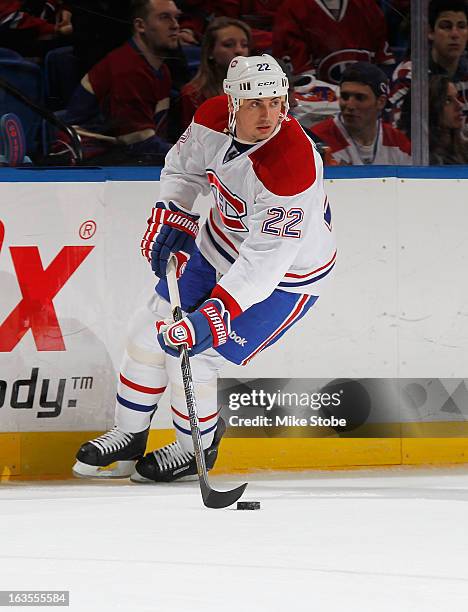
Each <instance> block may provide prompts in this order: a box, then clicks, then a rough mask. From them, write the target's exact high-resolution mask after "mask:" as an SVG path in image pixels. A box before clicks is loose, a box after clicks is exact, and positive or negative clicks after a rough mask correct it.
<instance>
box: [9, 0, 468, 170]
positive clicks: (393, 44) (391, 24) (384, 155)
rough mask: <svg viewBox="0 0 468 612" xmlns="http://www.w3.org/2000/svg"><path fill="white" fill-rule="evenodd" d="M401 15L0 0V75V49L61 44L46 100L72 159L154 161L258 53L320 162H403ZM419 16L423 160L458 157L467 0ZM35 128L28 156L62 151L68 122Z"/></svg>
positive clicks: (407, 119) (444, 2) (332, 7)
mask: <svg viewBox="0 0 468 612" xmlns="http://www.w3.org/2000/svg"><path fill="white" fill-rule="evenodd" d="M409 16H410V1H409V0H393V1H391V2H378V1H376V0H347V1H346V0H216V1H215V0H119V2H117V3H116V2H111V0H23V1H21V0H0V47H1V49H0V77H1V76H2V61H6V60H7V59H8V55H7V54H6V53H5V52H6V50H8V49H9V50H11V51H12V53H13V52H16V53H17V54H19V55H17V56H15V58H18V59H15V61H20V60H21V59H22V58H23V59H24V60H26V61H29V62H33V63H35V64H36V65H38V66H40V67H43V66H45V65H46V64H47V57H50V54H51V53H52V52H53V50H54V49H55V50H56V49H57V48H60V47H67V48H69V49H70V54H71V56H72V57H73V70H71V69H70V72H69V75H67V78H69V79H70V82H71V86H70V87H69V89H70V92H71V93H70V95H69V96H68V97H67V99H66V100H65V101H64V102H63V107H59V108H52V109H51V110H53V111H54V112H55V114H56V116H57V118H58V119H59V120H60V121H62V122H63V123H64V124H65V125H68V126H73V129H75V130H76V131H77V133H78V134H79V136H80V139H81V144H82V149H83V154H84V160H85V163H90V164H93V165H96V164H133V163H135V164H145V163H147V164H161V163H162V162H163V160H164V156H165V154H166V153H167V151H168V150H169V148H170V147H171V146H172V145H173V143H174V142H176V141H177V139H178V138H179V136H180V135H181V134H182V133H183V132H184V130H186V129H187V127H188V126H189V125H190V122H191V120H192V118H193V115H194V113H195V111H196V109H197V108H198V107H199V106H200V104H202V102H204V101H205V100H206V99H208V98H211V97H213V96H217V95H221V94H222V92H223V87H222V85H223V79H224V78H225V75H226V71H227V67H228V66H229V63H230V62H231V60H232V58H233V57H235V56H238V55H244V56H247V55H251V54H260V53H263V52H267V53H271V54H272V55H273V56H274V57H276V58H277V59H278V60H279V61H280V62H281V65H282V66H283V67H284V70H285V72H286V74H287V76H288V78H289V80H290V96H289V98H290V111H289V112H290V114H291V115H292V116H294V117H296V118H297V120H298V121H299V122H300V123H301V125H302V126H303V128H304V129H305V130H306V131H307V132H308V134H309V135H310V136H311V138H312V139H313V140H314V141H315V142H316V143H317V146H318V148H319V150H320V151H321V153H322V155H323V157H324V161H325V163H326V164H328V165H360V164H392V165H404V164H410V163H411V143H410V138H411V72H412V64H411V54H410V51H409V50H408V49H409V44H408V41H409V38H410V36H409V32H410V29H409V28H410V25H409ZM428 21H429V53H430V55H429V90H430V91H429V134H430V143H429V144H430V162H431V164H436V165H441V164H465V163H467V159H468V145H467V140H466V136H465V134H466V118H467V115H468V61H467V55H466V43H467V37H468V5H467V2H466V1H465V0H430V3H429V20H428ZM12 57H13V56H12ZM4 58H6V59H4ZM10 59H11V58H10ZM46 89H47V87H46ZM44 104H45V105H47V100H46V101H45V102H44ZM0 110H1V111H2V112H1V113H0V114H3V113H4V112H8V109H6V111H5V110H3V109H0ZM2 125H3V123H2V122H0V156H1V155H3V157H0V164H1V163H2V159H3V161H4V164H5V163H7V161H8V160H6V161H5V159H6V156H5V151H4V150H3V148H4V147H2V133H1V129H2V128H1V126H2ZM47 134H48V143H47V147H46V150H44V144H43V142H44V138H43V137H42V138H41V137H40V136H38V138H37V141H38V150H37V151H27V153H28V154H29V156H30V157H32V159H33V160H34V161H35V162H36V163H49V164H69V163H72V158H71V156H70V150H71V147H70V136H69V134H68V133H67V131H66V130H65V129H63V130H60V129H58V128H54V129H53V130H49V131H48V132H47ZM40 142H41V146H39V143H40ZM41 147H42V148H41Z"/></svg>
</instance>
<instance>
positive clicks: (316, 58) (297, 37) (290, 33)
mask: <svg viewBox="0 0 468 612" xmlns="http://www.w3.org/2000/svg"><path fill="white" fill-rule="evenodd" d="M335 5H336V6H337V7H338V6H339V3H331V2H322V1H320V0H284V2H283V3H282V4H281V5H280V7H279V9H278V12H277V13H276V17H275V26H274V29H273V55H275V56H276V57H280V58H282V59H284V60H285V61H286V62H288V63H290V64H291V67H292V70H293V73H294V74H296V75H298V74H300V73H304V72H309V73H312V74H313V75H314V76H316V77H317V79H319V80H321V81H325V82H327V83H339V82H340V77H341V73H342V71H343V69H344V67H345V66H346V65H347V64H351V63H352V62H357V61H366V62H373V63H375V64H383V65H385V66H389V65H392V64H394V58H393V55H392V53H390V51H389V49H388V43H387V31H386V24H385V19H384V15H383V13H382V11H381V9H380V8H379V7H378V5H377V3H376V2H375V0H349V1H348V2H342V3H341V5H340V8H331V7H332V6H335ZM328 7H330V8H328Z"/></svg>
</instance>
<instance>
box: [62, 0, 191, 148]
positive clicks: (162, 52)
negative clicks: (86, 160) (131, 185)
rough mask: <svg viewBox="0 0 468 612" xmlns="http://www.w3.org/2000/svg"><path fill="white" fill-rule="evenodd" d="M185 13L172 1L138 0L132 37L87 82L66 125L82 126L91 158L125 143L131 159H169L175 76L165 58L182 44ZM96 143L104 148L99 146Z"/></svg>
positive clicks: (74, 100) (74, 99)
mask: <svg viewBox="0 0 468 612" xmlns="http://www.w3.org/2000/svg"><path fill="white" fill-rule="evenodd" d="M178 16H179V10H178V8H177V7H176V5H175V4H174V2H173V1H172V0H133V2H132V22H133V32H134V33H133V37H132V39H131V40H130V41H129V42H127V43H125V44H124V45H122V46H121V47H119V48H117V49H115V50H114V51H112V52H111V53H109V54H108V55H107V56H106V57H105V58H104V59H103V60H101V61H100V62H99V63H98V64H97V65H96V66H94V67H93V68H92V69H91V70H90V71H89V72H88V73H87V74H86V75H85V76H84V77H83V79H82V81H81V84H80V86H79V87H78V89H77V91H76V92H75V93H74V95H73V97H72V100H71V102H70V105H69V108H68V109H67V112H66V115H65V121H66V122H67V123H69V124H73V125H76V124H77V125H79V126H80V127H81V128H84V131H88V132H89V131H90V130H91V132H97V134H94V136H92V135H91V136H90V135H89V134H85V136H87V137H88V138H89V139H90V140H89V141H88V143H87V144H88V146H89V149H88V151H89V155H93V154H95V153H96V151H97V152H99V153H102V149H103V147H104V146H105V145H103V143H109V144H119V145H122V146H123V147H125V152H126V154H128V155H129V156H136V157H138V156H141V155H143V156H147V155H149V156H164V155H165V154H166V153H167V151H168V150H169V148H170V146H171V145H170V144H169V143H168V142H167V141H166V140H165V139H164V134H165V129H166V128H167V126H166V125H165V124H166V117H167V111H168V108H169V94H170V90H171V78H170V74H169V71H168V69H167V66H166V65H165V63H164V60H165V58H166V56H167V55H169V54H170V53H171V52H172V51H173V50H174V49H176V48H177V45H178V34H179V24H178ZM96 144H99V145H100V146H98V147H95V145H96Z"/></svg>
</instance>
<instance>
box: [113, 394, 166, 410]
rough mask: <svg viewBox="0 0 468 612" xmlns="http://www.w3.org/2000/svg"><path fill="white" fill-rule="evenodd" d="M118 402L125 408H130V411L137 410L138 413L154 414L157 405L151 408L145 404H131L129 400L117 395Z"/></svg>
mask: <svg viewBox="0 0 468 612" xmlns="http://www.w3.org/2000/svg"><path fill="white" fill-rule="evenodd" d="M117 401H118V402H119V404H121V405H122V406H125V408H130V410H137V411H138V412H152V411H153V410H154V409H155V408H156V406H157V404H152V405H151V406H145V405H144V404H135V403H134V402H129V401H128V400H126V399H124V398H123V397H120V395H119V394H118V393H117Z"/></svg>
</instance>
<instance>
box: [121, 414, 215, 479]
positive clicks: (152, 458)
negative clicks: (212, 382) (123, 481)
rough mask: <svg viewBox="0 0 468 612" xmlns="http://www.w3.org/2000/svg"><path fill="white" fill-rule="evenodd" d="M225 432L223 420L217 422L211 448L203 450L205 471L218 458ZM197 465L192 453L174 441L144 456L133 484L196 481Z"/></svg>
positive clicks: (137, 466)
mask: <svg viewBox="0 0 468 612" xmlns="http://www.w3.org/2000/svg"><path fill="white" fill-rule="evenodd" d="M225 431H226V424H225V422H224V421H223V419H221V418H220V419H219V420H218V426H217V428H216V432H215V436H214V438H213V442H212V444H211V446H210V447H209V448H207V449H205V462H206V469H207V470H211V468H212V467H213V466H214V464H215V462H216V459H217V457H218V447H219V443H220V442H221V438H222V437H223V435H224V432H225ZM197 478H198V476H197V463H196V460H195V454H194V452H193V451H186V450H184V449H183V448H182V446H181V445H180V444H179V442H178V441H177V440H176V441H175V442H172V443H171V444H168V445H167V446H163V447H162V448H159V449H157V450H155V451H153V452H151V453H148V454H147V455H145V456H144V457H143V458H142V459H140V460H139V461H138V462H137V464H136V465H135V472H134V473H133V474H132V475H131V477H130V480H132V481H133V482H173V481H174V480H196V479H197Z"/></svg>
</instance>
